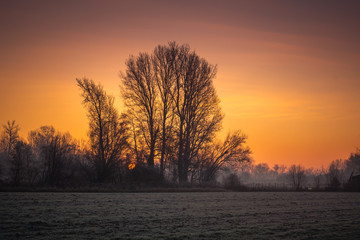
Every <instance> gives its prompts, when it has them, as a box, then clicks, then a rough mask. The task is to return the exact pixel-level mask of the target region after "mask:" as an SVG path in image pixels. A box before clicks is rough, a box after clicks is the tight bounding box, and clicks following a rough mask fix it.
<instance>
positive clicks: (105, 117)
mask: <svg viewBox="0 0 360 240" xmlns="http://www.w3.org/2000/svg"><path fill="white" fill-rule="evenodd" d="M76 81H77V85H78V87H79V88H80V89H81V91H82V94H81V95H82V97H83V104H84V105H85V107H86V108H87V110H88V118H89V141H90V149H89V154H88V155H87V156H88V158H89V160H90V161H91V162H92V164H93V166H94V168H95V172H96V181H98V182H106V181H110V180H112V179H113V177H114V171H115V169H116V168H117V167H118V165H119V164H120V163H121V159H122V153H123V152H124V150H125V149H126V145H127V127H126V125H125V123H124V121H121V120H120V116H119V114H118V112H117V110H116V109H115V107H114V98H113V97H112V96H108V95H107V94H106V92H105V91H104V89H103V87H102V86H101V85H97V84H95V83H94V82H93V81H92V80H88V79H86V78H84V79H76Z"/></svg>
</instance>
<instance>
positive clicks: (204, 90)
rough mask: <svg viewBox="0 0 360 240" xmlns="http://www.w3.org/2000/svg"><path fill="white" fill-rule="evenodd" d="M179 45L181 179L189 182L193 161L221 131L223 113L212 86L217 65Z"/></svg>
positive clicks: (176, 111) (176, 109)
mask: <svg viewBox="0 0 360 240" xmlns="http://www.w3.org/2000/svg"><path fill="white" fill-rule="evenodd" d="M180 48H181V51H180V53H179V59H178V61H177V63H176V80H175V90H174V94H173V95H172V98H173V100H174V104H175V107H174V114H175V115H176V121H177V126H176V132H177V136H178V151H177V155H178V157H177V163H178V166H177V167H178V175H179V182H187V181H188V171H189V166H190V165H191V162H192V160H193V159H194V158H195V157H196V156H197V154H198V152H199V150H200V149H201V148H202V147H203V146H204V145H205V144H206V143H208V142H210V141H212V139H213V138H214V135H215V133H216V132H218V131H219V130H220V128H221V122H222V118H223V115H222V113H221V110H220V107H219V99H218V97H217V95H216V92H215V88H214V85H213V79H214V78H215V76H216V66H213V65H211V64H209V63H208V62H207V61H206V60H205V59H202V58H200V57H199V56H198V55H197V54H196V53H195V52H191V51H190V48H189V47H188V46H187V45H183V46H181V47H180Z"/></svg>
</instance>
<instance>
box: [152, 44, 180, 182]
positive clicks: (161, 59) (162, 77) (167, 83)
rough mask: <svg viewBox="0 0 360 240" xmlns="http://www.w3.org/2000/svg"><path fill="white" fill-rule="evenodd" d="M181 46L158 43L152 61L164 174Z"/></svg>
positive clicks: (171, 129) (162, 170)
mask: <svg viewBox="0 0 360 240" xmlns="http://www.w3.org/2000/svg"><path fill="white" fill-rule="evenodd" d="M180 51H181V48H180V47H179V46H178V45H177V44H176V43H175V42H170V43H169V45H168V46H165V45H158V46H157V47H156V48H155V49H154V52H153V55H152V60H153V61H152V62H153V67H154V76H155V81H156V84H157V87H158V91H159V105H160V106H159V112H160V120H161V124H160V129H161V135H160V140H161V144H160V174H161V176H163V175H164V168H165V164H166V163H165V160H166V158H167V157H168V156H166V155H167V149H169V144H168V142H169V141H170V138H171V134H173V120H174V114H173V108H174V104H173V103H174V102H173V99H172V96H173V95H174V86H175V80H176V70H177V69H176V65H177V62H178V61H179V53H180Z"/></svg>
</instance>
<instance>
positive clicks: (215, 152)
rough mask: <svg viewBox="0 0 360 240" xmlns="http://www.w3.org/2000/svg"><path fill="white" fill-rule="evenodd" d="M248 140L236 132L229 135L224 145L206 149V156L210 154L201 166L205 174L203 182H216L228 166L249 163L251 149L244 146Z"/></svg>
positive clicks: (203, 174)
mask: <svg viewBox="0 0 360 240" xmlns="http://www.w3.org/2000/svg"><path fill="white" fill-rule="evenodd" d="M246 138H247V137H246V136H245V135H243V134H241V132H240V131H236V132H234V133H229V134H228V135H227V136H226V138H225V141H224V142H223V143H221V144H215V145H213V146H211V145H209V146H207V147H206V148H204V152H205V154H206V153H209V154H208V157H206V158H205V159H203V163H202V164H201V165H203V166H202V168H204V172H203V173H202V174H201V175H202V180H203V181H205V182H207V181H210V180H214V178H215V174H216V173H217V172H218V171H219V170H220V169H221V167H223V166H224V165H226V164H228V165H231V164H236V163H241V162H244V161H249V160H250V159H249V154H250V149H249V148H247V147H244V146H243V144H244V143H245V142H246Z"/></svg>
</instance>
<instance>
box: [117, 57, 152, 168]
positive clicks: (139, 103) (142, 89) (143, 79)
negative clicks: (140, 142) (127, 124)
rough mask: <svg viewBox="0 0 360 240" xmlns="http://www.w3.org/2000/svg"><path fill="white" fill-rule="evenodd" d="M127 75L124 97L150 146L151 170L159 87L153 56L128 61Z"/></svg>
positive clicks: (124, 81) (123, 79)
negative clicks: (157, 85)
mask: <svg viewBox="0 0 360 240" xmlns="http://www.w3.org/2000/svg"><path fill="white" fill-rule="evenodd" d="M126 67H127V69H126V72H125V73H122V74H121V78H122V90H121V93H122V96H123V99H124V103H125V105H126V106H127V107H128V108H129V113H130V114H129V115H128V116H129V117H132V118H133V123H134V126H135V127H136V129H138V130H139V131H140V132H141V134H142V136H143V138H144V141H145V143H146V145H147V148H148V158H147V164H148V166H149V167H154V159H155V147H156V141H157V135H158V132H159V126H158V123H159V122H158V115H157V112H158V107H157V105H158V103H157V100H158V99H157V95H158V91H157V87H156V82H155V78H154V69H153V64H152V60H151V56H150V55H149V54H147V53H140V54H139V56H137V57H134V56H131V57H130V58H129V59H128V60H127V61H126Z"/></svg>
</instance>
